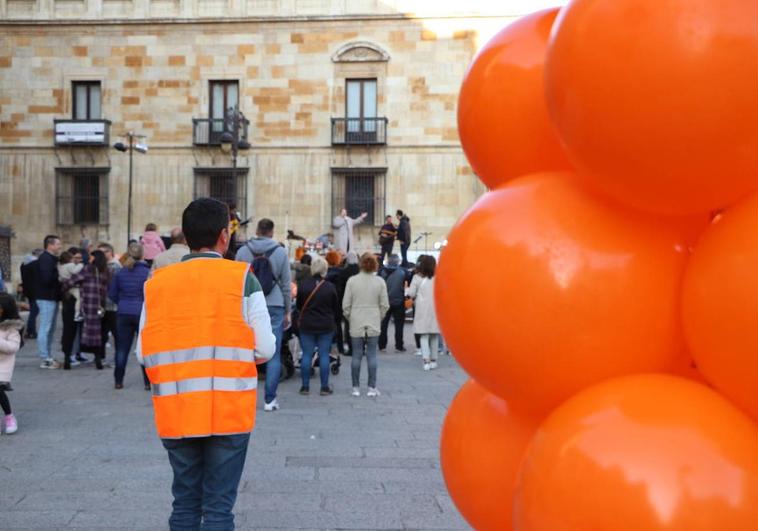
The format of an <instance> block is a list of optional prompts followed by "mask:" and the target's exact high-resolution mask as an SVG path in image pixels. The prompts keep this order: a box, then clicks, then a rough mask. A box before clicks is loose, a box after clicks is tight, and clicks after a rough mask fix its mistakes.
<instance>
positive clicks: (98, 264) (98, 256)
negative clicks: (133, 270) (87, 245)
mask: <svg viewBox="0 0 758 531" xmlns="http://www.w3.org/2000/svg"><path fill="white" fill-rule="evenodd" d="M91 254H92V265H93V266H94V267H95V269H97V270H98V271H100V272H101V273H107V272H108V259H107V258H106V257H105V253H104V252H103V251H101V250H100V249H97V250H95V251H92V253H91Z"/></svg>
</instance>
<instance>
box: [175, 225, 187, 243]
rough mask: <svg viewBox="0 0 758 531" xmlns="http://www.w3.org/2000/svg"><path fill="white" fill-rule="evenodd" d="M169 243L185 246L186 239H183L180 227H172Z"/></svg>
mask: <svg viewBox="0 0 758 531" xmlns="http://www.w3.org/2000/svg"><path fill="white" fill-rule="evenodd" d="M171 243H179V244H186V243H187V239H186V238H185V237H184V233H183V232H182V229H181V228H180V227H174V228H173V229H171Z"/></svg>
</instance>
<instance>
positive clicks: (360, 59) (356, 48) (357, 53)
mask: <svg viewBox="0 0 758 531" xmlns="http://www.w3.org/2000/svg"><path fill="white" fill-rule="evenodd" d="M389 60H390V55H389V54H388V53H387V52H385V51H384V50H383V49H382V48H380V47H379V46H377V45H376V44H373V43H370V42H363V41H362V42H350V43H348V44H345V45H344V46H342V47H340V49H339V50H337V51H336V52H335V53H334V55H332V61H333V62H335V63H370V62H386V61H389Z"/></svg>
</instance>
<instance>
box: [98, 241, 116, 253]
mask: <svg viewBox="0 0 758 531" xmlns="http://www.w3.org/2000/svg"><path fill="white" fill-rule="evenodd" d="M97 248H98V249H108V250H109V251H110V252H111V254H113V253H114V252H115V251H114V250H113V246H112V245H111V244H110V243H108V242H100V243H98V244H97Z"/></svg>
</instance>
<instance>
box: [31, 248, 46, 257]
mask: <svg viewBox="0 0 758 531" xmlns="http://www.w3.org/2000/svg"><path fill="white" fill-rule="evenodd" d="M44 252H45V250H44V249H40V248H39V247H37V248H36V249H34V250H33V251H32V256H36V257H37V258H39V255H41V254H42V253H44Z"/></svg>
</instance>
